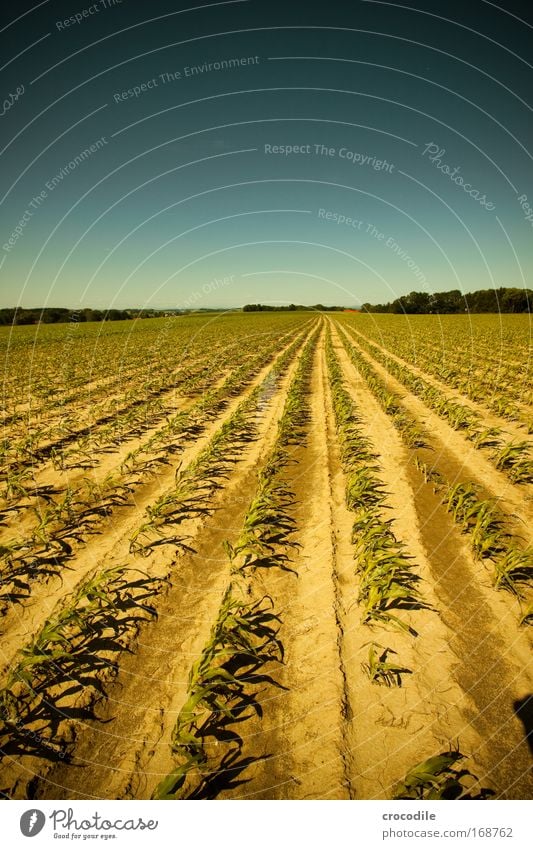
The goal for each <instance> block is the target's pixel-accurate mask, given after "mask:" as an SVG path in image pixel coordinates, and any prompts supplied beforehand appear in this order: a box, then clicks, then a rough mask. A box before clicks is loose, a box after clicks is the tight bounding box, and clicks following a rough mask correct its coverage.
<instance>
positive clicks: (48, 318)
mask: <svg viewBox="0 0 533 849" xmlns="http://www.w3.org/2000/svg"><path fill="white" fill-rule="evenodd" d="M158 315H161V313H159V312H157V311H156V310H114V309H113V310H93V309H89V308H88V307H86V308H85V309H82V310H71V309H67V308H66V307H44V308H42V309H41V308H35V309H25V308H23V307H13V308H4V309H0V325H6V324H60V323H62V322H64V323H66V322H85V321H126V320H127V319H131V318H153V317H156V316H158Z"/></svg>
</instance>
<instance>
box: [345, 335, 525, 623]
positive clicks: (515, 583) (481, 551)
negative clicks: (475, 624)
mask: <svg viewBox="0 0 533 849" xmlns="http://www.w3.org/2000/svg"><path fill="white" fill-rule="evenodd" d="M341 338H342V341H343V344H344V346H345V348H346V350H347V352H348V355H349V357H350V359H351V360H352V362H353V363H354V365H355V366H356V368H358V370H359V371H360V373H361V374H363V376H364V377H365V379H366V381H367V384H368V386H369V388H370V389H371V391H372V392H373V394H374V395H376V397H378V400H381V398H380V395H379V393H380V392H383V391H384V384H383V383H382V381H380V379H379V378H378V377H377V375H376V374H375V372H374V370H373V369H372V367H371V366H370V365H369V363H368V362H367V361H366V360H365V359H364V358H363V357H362V355H361V354H360V353H359V352H358V351H357V350H356V349H355V348H354V347H353V345H352V344H351V343H350V341H349V339H348V338H347V337H346V336H345V335H344V334H342V336H341ZM395 399H397V396H395ZM382 406H383V407H384V409H385V410H386V412H390V410H388V409H387V407H386V405H384V404H383V402H382ZM398 408H399V414H398ZM402 413H403V411H402V408H401V402H400V401H399V400H395V401H394V403H393V404H392V413H391V418H392V421H393V423H394V425H395V426H396V428H397V429H398V431H399V433H400V435H401V436H402V438H403V439H404V441H405V442H406V445H407V446H408V447H409V448H412V447H413V443H412V439H411V438H410V430H409V429H407V430H406V428H405V426H404V420H403V415H402ZM413 427H416V423H413ZM418 447H420V448H424V447H425V448H430V447H431V446H430V445H428V443H427V435H426V437H425V440H424V441H420V443H419V444H418ZM411 459H412V461H413V462H414V463H415V465H416V466H417V468H418V469H419V470H420V471H422V473H423V474H424V476H425V479H426V481H431V482H432V483H433V485H434V486H435V487H436V491H437V492H438V494H439V496H440V498H441V501H442V503H443V504H444V506H445V507H446V509H447V510H448V511H449V512H450V513H451V515H452V518H453V519H454V521H455V522H456V524H457V525H458V526H459V528H460V529H461V530H462V531H463V532H464V533H466V534H467V535H468V536H469V540H470V545H471V547H472V550H473V553H474V556H475V557H477V558H478V559H480V560H482V561H487V562H488V564H489V565H491V566H492V569H493V574H494V584H495V586H496V587H497V588H499V589H507V590H512V591H513V593H514V595H515V596H516V598H517V599H518V600H519V602H520V604H521V607H522V613H521V622H527V623H529V622H530V621H531V620H532V616H531V606H530V605H529V603H528V601H527V598H528V595H527V592H526V591H525V587H526V586H527V585H528V584H529V583H530V579H531V576H532V574H533V549H532V548H531V547H522V546H520V545H519V544H518V542H517V540H516V537H515V536H514V535H513V534H511V533H510V532H509V531H508V530H507V528H508V526H509V524H510V522H509V517H507V516H506V515H505V514H504V513H503V511H501V510H499V509H498V507H497V504H496V501H495V500H494V499H487V498H485V499H483V498H480V497H479V490H480V488H479V486H478V485H476V484H475V483H471V482H455V483H453V484H452V483H450V482H449V481H447V480H446V478H445V476H444V475H443V474H442V473H441V472H440V471H438V470H437V469H436V468H433V466H430V465H428V463H427V462H426V461H425V460H424V459H422V458H421V457H420V456H419V455H418V453H417V452H416V451H414V452H412V454H411ZM524 603H525V607H524Z"/></svg>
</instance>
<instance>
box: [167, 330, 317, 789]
mask: <svg viewBox="0 0 533 849" xmlns="http://www.w3.org/2000/svg"><path fill="white" fill-rule="evenodd" d="M316 340H317V333H316V332H315V334H314V335H313V336H312V337H311V339H310V340H309V342H308V343H307V345H306V347H305V348H304V351H303V353H302V356H301V358H300V363H299V365H298V368H297V371H296V373H295V376H294V378H293V380H292V383H291V386H290V388H289V392H288V395H287V399H286V402H285V406H284V410H283V414H282V417H281V419H280V422H279V424H278V435H277V440H276V443H275V445H274V447H273V449H272V452H271V454H270V455H269V458H268V459H267V462H266V464H265V466H264V467H263V469H262V471H261V472H260V474H259V482H258V488H257V491H256V494H255V496H254V498H253V500H252V502H251V504H250V506H249V508H248V511H247V514H246V517H245V520H244V524H243V527H242V530H241V533H240V535H239V538H238V539H237V542H236V543H235V544H234V545H231V543H229V542H227V543H226V551H227V553H228V556H229V561H230V573H231V580H230V584H229V586H228V588H227V590H226V593H225V596H224V599H223V602H222V604H221V607H220V609H219V613H218V617H217V621H216V623H215V625H214V627H213V629H212V632H211V636H210V639H209V641H208V642H207V644H206V645H205V647H204V649H203V651H202V654H201V656H200V658H199V659H198V661H197V662H196V663H194V664H193V666H192V668H191V671H190V675H189V682H188V696H187V700H186V702H185V704H184V705H183V707H182V709H181V710H180V712H179V714H178V718H177V721H176V724H175V726H174V729H173V732H172V740H171V750H172V754H173V757H174V758H175V759H176V761H177V765H176V767H175V768H174V769H173V770H172V771H171V772H170V773H169V774H168V775H167V776H166V777H165V778H164V779H163V780H162V781H161V782H160V783H159V785H158V787H157V788H156V790H155V791H154V794H153V798H157V799H178V798H206V797H209V795H210V793H211V792H212V787H213V786H214V784H215V783H217V784H218V785H220V782H221V780H224V777H225V776H228V775H229V780H231V774H232V772H234V771H239V770H241V769H243V768H244V766H245V765H247V764H248V760H247V759H246V758H243V752H242V738H241V736H240V735H239V734H237V733H236V731H235V729H234V726H235V724H236V723H240V722H243V721H245V720H246V719H248V718H250V717H251V716H253V715H257V716H261V713H262V711H261V706H260V704H259V702H258V695H259V691H258V689H257V688H258V685H259V684H265V683H270V684H271V685H276V682H275V681H274V679H273V678H272V676H271V675H270V674H269V673H268V672H266V671H265V669H264V667H265V665H267V664H272V662H277V663H280V662H281V661H282V660H283V646H282V643H281V642H280V640H279V638H278V631H279V626H280V618H279V616H278V615H277V614H276V613H275V612H274V602H273V600H272V598H271V597H270V596H268V595H264V594H262V590H261V591H260V592H259V596H260V597H259V598H257V595H258V587H257V586H256V585H255V584H254V581H253V573H254V572H255V570H257V569H259V568H261V569H265V568H267V569H268V568H273V567H278V568H281V569H288V568H289V567H288V559H289V558H288V553H287V549H288V548H290V547H291V546H292V545H294V542H293V541H292V539H291V535H292V534H293V533H294V531H295V526H294V522H293V520H292V519H291V517H290V515H289V508H290V506H291V504H292V503H293V494H292V492H291V491H290V489H289V488H288V487H287V485H286V483H285V482H284V474H285V471H286V468H287V466H288V464H289V463H290V462H291V446H293V445H295V444H296V445H297V444H299V443H300V442H301V440H302V439H303V438H304V432H305V431H304V427H305V420H306V415H307V401H306V396H307V393H308V391H309V379H310V371H311V365H312V357H313V353H314V349H315V345H316ZM250 596H251V597H252V601H250V600H249V599H250ZM254 596H256V597H255V598H254ZM225 780H226V781H228V779H227V777H226V778H225Z"/></svg>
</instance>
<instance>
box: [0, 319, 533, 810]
mask: <svg viewBox="0 0 533 849" xmlns="http://www.w3.org/2000/svg"><path fill="white" fill-rule="evenodd" d="M0 344H1V346H2V356H3V359H4V382H3V407H2V425H3V427H2V440H1V443H0V450H1V465H0V471H1V481H0V520H1V525H0V554H1V558H2V560H1V573H0V574H1V584H0V614H1V617H2V623H1V655H0V660H1V680H0V751H1V760H0V791H1V793H2V795H3V796H4V797H5V798H14V799H21V798H22V799H28V798H29V799H46V798H48V799H62V798H65V799H75V798H97V799H105V798H110V799H150V798H155V799H213V798H219V799H228V798H232V799H236V798H250V799H329V798H335V799H350V798H351V799H376V798H377V799H393V798H403V799H409V798H415V799H420V798H422V799H430V798H456V797H457V796H462V797H463V798H480V799H483V798H490V797H495V798H506V799H529V798H531V797H532V793H533V781H532V777H531V775H532V774H531V750H530V747H531V737H529V743H530V745H529V746H528V734H529V735H531V733H532V729H533V697H532V692H533V688H532V670H533V663H532V659H531V657H532V656H531V625H532V624H533V592H532V588H531V587H532V584H531V578H532V576H533V550H532V547H531V542H532V541H531V528H532V527H533V504H532V500H531V483H532V481H533V465H532V459H531V433H533V413H532V401H533V386H532V380H531V369H530V368H529V364H530V351H531V348H530V324H529V317H528V316H519V315H517V316H513V315H509V316H501V317H500V316H496V315H484V316H465V315H460V316H443V317H438V316H409V317H405V316H395V315H373V316H371V315H362V314H356V313H331V314H316V313H313V312H285V313H258V314H227V315H207V314H206V315H203V316H202V315H198V316H189V317H185V316H169V317H166V318H160V319H145V320H141V321H137V322H133V321H126V322H122V321H120V322H108V323H105V324H96V323H94V324H93V323H89V324H76V323H74V322H72V323H71V324H64V325H48V326H47V325H41V326H39V327H18V328H13V329H10V328H1V330H0Z"/></svg>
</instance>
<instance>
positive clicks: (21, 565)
mask: <svg viewBox="0 0 533 849" xmlns="http://www.w3.org/2000/svg"><path fill="white" fill-rule="evenodd" d="M305 333H306V331H304V333H303V334H301V335H299V336H298V337H297V338H296V340H294V342H293V343H292V344H291V345H289V347H288V348H287V349H286V351H285V352H284V353H283V354H282V355H281V356H279V357H278V359H277V360H276V361H275V363H274V365H273V367H272V369H271V373H270V374H269V375H268V376H267V378H265V380H264V381H263V383H262V384H261V385H260V386H259V387H258V388H257V389H256V390H255V391H254V392H253V393H252V395H251V396H250V397H249V399H247V400H245V401H244V402H243V404H242V405H241V407H240V408H239V409H238V410H237V412H236V414H235V416H234V417H233V421H232V423H231V424H226V426H225V427H223V428H222V429H221V431H220V432H219V433H218V434H217V435H216V438H215V440H214V442H213V443H212V444H211V445H210V447H208V448H207V449H206V451H205V452H203V456H202V458H201V461H200V463H197V464H196V466H195V467H194V468H191V469H190V470H186V471H185V472H180V471H179V469H178V475H179V476H180V480H179V486H180V487H181V489H182V493H181V495H182V496H185V495H188V496H190V497H192V498H194V496H195V493H194V491H193V492H191V486H192V487H193V490H194V485H193V484H192V483H191V481H193V479H194V478H195V476H196V483H197V484H198V480H199V468H200V467H206V459H209V460H211V461H215V460H216V458H219V459H222V461H223V460H224V451H225V447H227V446H228V445H229V444H230V442H231V439H232V438H233V437H234V436H235V434H236V433H237V432H238V431H239V429H240V433H241V435H242V436H245V435H246V431H247V429H248V427H249V424H248V419H249V416H250V413H251V411H252V410H253V409H254V407H255V406H257V404H258V403H259V401H260V399H261V395H262V391H263V387H264V386H269V383H270V382H271V381H272V379H273V377H275V375H278V377H279V376H280V375H281V373H282V372H283V371H284V370H285V369H286V368H287V366H288V364H289V362H290V360H291V359H292V357H293V356H294V354H295V352H296V351H297V349H298V347H300V346H301V344H302V339H303V337H304V336H305ZM274 353H275V349H274V346H272V347H270V348H269V349H267V351H266V352H265V351H264V352H261V354H259V355H258V356H256V357H255V358H254V361H253V363H252V364H251V365H250V364H247V365H243V366H242V367H241V368H239V369H237V370H236V371H235V372H234V373H233V374H232V375H231V376H230V377H228V378H227V380H226V381H225V382H224V384H223V385H222V386H221V387H219V388H218V389H217V390H215V391H213V392H212V393H210V394H208V395H207V396H203V397H202V398H201V399H200V400H199V401H198V402H197V404H196V405H195V406H194V408H193V409H191V410H189V411H184V412H183V413H182V414H178V416H175V417H174V418H173V419H171V420H170V421H169V422H168V423H167V425H166V426H165V428H164V429H163V431H164V432H163V433H161V432H159V433H158V434H157V435H156V437H154V438H152V439H151V440H149V442H148V443H147V444H145V445H143V446H141V447H140V448H139V449H138V450H137V451H135V452H132V453H131V454H130V455H128V457H127V458H126V460H125V461H124V462H123V464H122V468H121V470H120V473H118V472H114V473H110V474H108V475H107V476H106V477H105V478H104V479H103V480H102V481H99V482H98V483H95V482H94V481H92V480H91V479H90V478H86V479H85V480H84V481H83V482H82V483H81V485H79V486H77V487H70V486H68V487H67V488H66V490H64V492H63V493H62V495H61V496H60V498H59V499H56V500H54V499H49V500H48V502H47V503H46V504H45V506H44V507H41V506H39V508H36V507H32V508H31V509H32V511H33V512H34V514H35V517H36V522H35V524H34V526H33V528H32V529H31V530H30V531H29V533H26V534H25V535H24V536H23V537H13V538H11V539H5V540H3V541H2V544H1V545H0V557H1V560H0V605H1V607H3V608H4V609H5V608H6V607H7V606H8V605H9V604H10V603H13V602H20V601H22V600H24V599H27V598H28V597H29V595H30V585H31V583H32V582H33V581H34V580H35V579H36V578H38V577H43V576H45V575H48V574H54V573H58V572H59V571H60V569H61V568H62V565H63V563H64V562H65V560H66V559H68V558H69V557H70V556H71V555H72V550H73V544H74V543H78V544H83V542H84V540H85V537H86V535H90V534H92V533H94V532H96V531H97V530H98V527H99V525H100V522H101V519H102V518H103V517H106V516H107V517H108V516H109V515H110V514H111V513H112V511H113V510H114V509H115V508H116V507H118V506H124V505H125V504H128V503H131V496H132V494H133V492H134V489H135V487H136V486H137V485H139V483H140V482H141V481H142V479H143V477H144V475H145V473H146V471H147V470H150V469H152V468H154V467H156V466H157V465H158V464H160V463H161V462H168V459H167V456H168V455H169V454H171V453H175V452H176V451H177V450H181V449H182V448H183V446H184V444H185V443H187V442H189V441H193V440H195V439H196V438H197V436H198V434H199V433H200V432H201V430H202V428H203V426H205V423H206V422H208V421H210V420H213V419H215V418H216V416H217V415H219V414H220V413H221V412H222V411H223V410H224V408H225V407H226V406H227V404H228V399H229V398H231V397H232V396H233V395H238V394H239V393H240V392H242V391H243V390H244V389H245V388H246V386H247V385H249V383H250V381H251V380H252V378H253V375H254V374H255V373H257V371H258V370H259V369H260V368H261V367H263V366H264V365H265V360H266V362H268V360H269V359H270V358H271V357H272V356H273V354H274ZM245 419H246V421H245ZM206 454H210V456H209V458H206ZM154 455H155V460H154ZM211 466H213V462H211ZM136 474H137V479H136V478H135V475H136ZM212 482H213V488H214V486H215V479H213V481H212ZM187 486H189V489H188V490H187V493H185V487H187ZM177 495H178V493H174V495H173V496H172V497H170V498H169V501H168V507H169V510H171V509H172V505H175V504H176V502H177V501H179V498H177V497H176V496H177ZM165 509H166V507H165V505H164V504H163V503H158V504H157V505H155V506H154V515H153V516H150V517H149V522H148V523H146V524H151V527H152V529H156V528H157V527H158V525H159V524H161V523H162V520H164V518H165ZM145 531H148V527H146V528H143V529H142V531H141V534H142V533H144V532H145ZM132 545H133V546H135V541H132Z"/></svg>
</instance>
